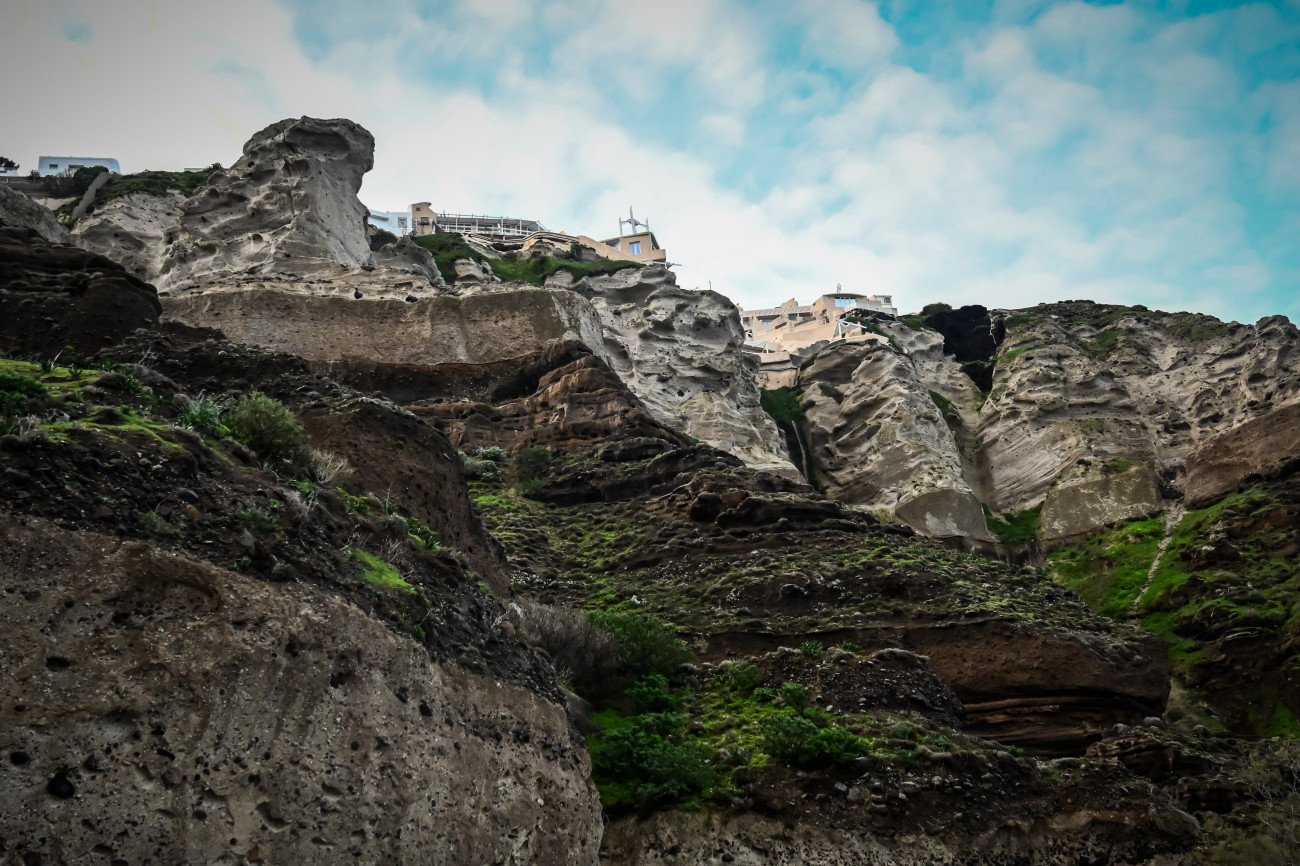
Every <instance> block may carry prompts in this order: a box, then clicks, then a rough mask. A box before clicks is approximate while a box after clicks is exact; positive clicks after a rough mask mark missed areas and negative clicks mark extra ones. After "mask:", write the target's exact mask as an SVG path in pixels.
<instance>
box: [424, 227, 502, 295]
mask: <svg viewBox="0 0 1300 866" xmlns="http://www.w3.org/2000/svg"><path fill="white" fill-rule="evenodd" d="M413 240H414V241H415V243H416V244H417V245H418V246H421V247H424V248H425V249H426V250H428V251H429V252H430V253H432V254H433V261H434V263H435V264H437V266H438V273H440V274H442V278H443V279H444V280H446V281H447V282H449V283H450V282H455V280H456V260H457V259H470V260H472V261H476V262H485V261H487V256H485V255H483V254H482V253H480V252H479V251H478V250H476V249H474V248H473V247H471V246H470V245H469V244H468V243H466V242H465V238H464V237H462V236H461V235H458V234H456V233H454V232H448V233H445V234H436V235H416V236H415V237H414V238H413Z"/></svg>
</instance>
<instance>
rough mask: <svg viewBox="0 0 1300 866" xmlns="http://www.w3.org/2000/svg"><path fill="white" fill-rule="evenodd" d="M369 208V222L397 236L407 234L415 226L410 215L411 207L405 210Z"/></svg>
mask: <svg viewBox="0 0 1300 866" xmlns="http://www.w3.org/2000/svg"><path fill="white" fill-rule="evenodd" d="M367 210H370V216H369V218H368V221H369V223H370V224H371V225H372V226H375V227H376V228H381V229H383V230H384V231H387V232H392V233H393V234H395V235H397V236H398V237H399V238H400V237H401V236H402V235H409V234H410V233H411V232H412V230H413V229H414V227H415V220H414V219H412V217H411V209H410V208H407V209H406V210H371V209H370V208H367Z"/></svg>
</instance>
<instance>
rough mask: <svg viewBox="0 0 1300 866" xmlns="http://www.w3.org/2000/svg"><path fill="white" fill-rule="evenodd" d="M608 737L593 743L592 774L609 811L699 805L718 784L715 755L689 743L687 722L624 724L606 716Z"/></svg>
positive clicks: (657, 718)
mask: <svg viewBox="0 0 1300 866" xmlns="http://www.w3.org/2000/svg"><path fill="white" fill-rule="evenodd" d="M593 721H598V723H600V722H604V726H603V735H600V736H597V735H593V736H592V737H589V738H588V741H587V748H588V749H589V750H590V752H591V764H592V772H593V775H594V776H595V779H596V784H597V786H598V787H599V788H600V801H601V804H602V805H604V806H605V807H606V808H617V807H620V806H624V807H626V806H635V807H639V808H649V807H653V806H664V805H668V804H672V803H679V804H682V805H685V806H692V805H697V804H698V802H699V799H700V798H701V797H703V796H705V795H707V794H708V793H709V792H710V791H711V789H712V788H713V786H714V785H715V784H716V783H717V774H716V773H715V771H714V770H713V768H712V767H711V766H710V765H709V758H710V753H709V750H708V749H707V748H705V747H704V746H703V745H701V744H700V743H696V742H689V741H687V735H686V720H685V719H684V718H683V717H682V716H680V715H678V714H677V713H647V714H644V715H640V716H635V717H632V718H623V717H621V716H618V715H617V714H615V713H607V714H602V716H600V717H595V718H594V719H593Z"/></svg>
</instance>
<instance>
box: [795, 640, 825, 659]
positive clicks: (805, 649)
mask: <svg viewBox="0 0 1300 866" xmlns="http://www.w3.org/2000/svg"><path fill="white" fill-rule="evenodd" d="M823 649H824V647H822V642H821V641H819V640H806V641H804V642H803V643H801V644H799V652H801V653H803V654H804V656H805V657H807V658H810V659H815V658H817V657H818V656H820V655H821V654H822V650H823Z"/></svg>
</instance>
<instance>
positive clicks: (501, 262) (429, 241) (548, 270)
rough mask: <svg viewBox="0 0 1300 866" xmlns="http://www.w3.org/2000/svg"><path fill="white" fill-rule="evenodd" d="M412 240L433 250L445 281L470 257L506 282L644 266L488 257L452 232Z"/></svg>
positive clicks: (540, 281) (540, 280) (537, 282)
mask: <svg viewBox="0 0 1300 866" xmlns="http://www.w3.org/2000/svg"><path fill="white" fill-rule="evenodd" d="M414 240H415V242H416V244H418V245H419V246H422V247H424V248H425V249H426V250H428V251H429V252H430V253H432V254H433V260H434V262H435V263H436V264H437V265H438V272H439V273H441V274H442V278H443V279H444V280H446V281H447V282H454V281H455V280H456V261H457V260H458V259H470V260H472V261H475V262H480V263H486V264H487V266H488V267H489V268H491V269H492V273H493V274H495V275H496V276H497V278H498V279H501V280H504V281H506V282H519V283H532V284H533V285H535V286H540V285H542V284H543V283H545V282H546V279H547V278H548V277H550V276H552V275H554V274H555V273H557V272H558V271H568V272H569V273H571V274H572V275H573V278H574V279H575V280H579V279H582V278H583V277H590V276H598V275H601V274H612V273H616V272H618V271H622V270H626V269H628V268H641V267H644V265H642V264H641V263H639V262H626V261H611V260H608V259H601V260H599V261H595V262H579V261H573V260H570V259H557V258H554V257H552V256H535V257H522V258H520V257H514V258H512V257H510V256H507V257H506V258H503V259H489V258H488V257H487V256H485V255H483V254H482V253H480V252H478V251H477V250H475V249H474V248H473V247H471V246H470V245H469V244H468V243H467V242H466V241H465V238H464V237H463V236H461V235H459V234H456V233H454V232H448V233H444V234H434V235H418V236H417V237H415V238H414Z"/></svg>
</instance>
